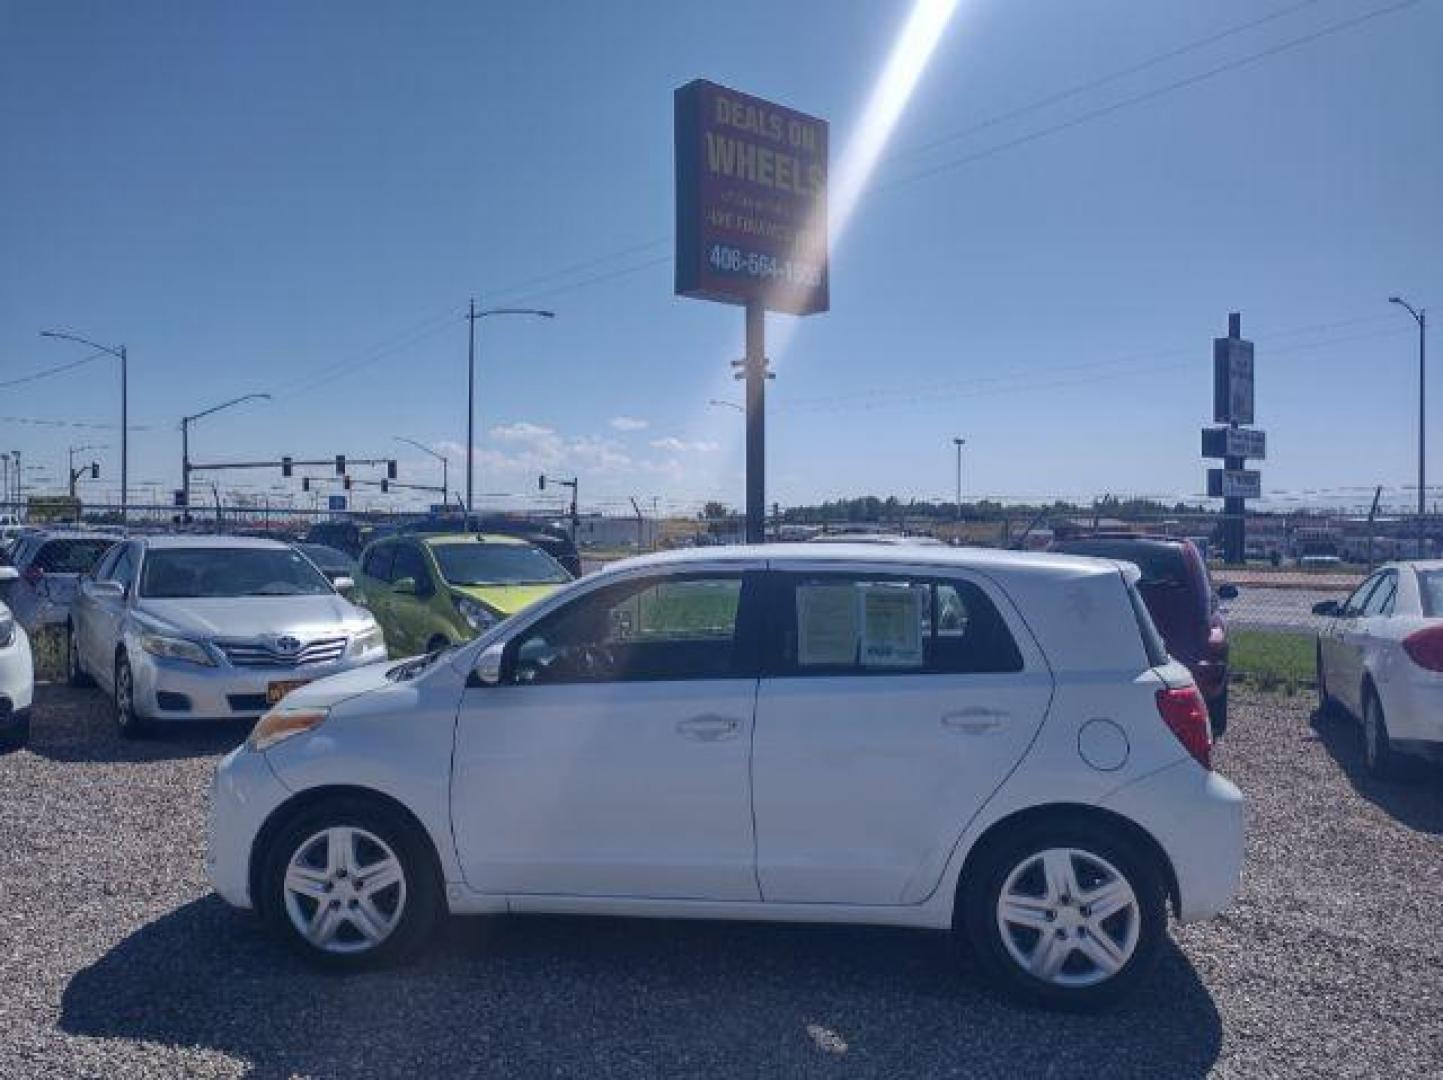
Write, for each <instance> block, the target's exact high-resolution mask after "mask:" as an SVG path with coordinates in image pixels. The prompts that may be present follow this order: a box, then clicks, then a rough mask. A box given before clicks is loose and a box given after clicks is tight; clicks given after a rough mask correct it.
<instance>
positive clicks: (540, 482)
mask: <svg viewBox="0 0 1443 1080" xmlns="http://www.w3.org/2000/svg"><path fill="white" fill-rule="evenodd" d="M536 490H537V491H545V490H546V474H545V473H542V474H541V475H540V476H538V477H537V478H536Z"/></svg>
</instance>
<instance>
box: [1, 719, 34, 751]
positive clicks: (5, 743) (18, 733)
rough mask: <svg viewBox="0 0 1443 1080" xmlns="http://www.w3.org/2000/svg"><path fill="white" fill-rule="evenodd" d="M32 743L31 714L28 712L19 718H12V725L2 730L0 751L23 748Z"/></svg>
mask: <svg viewBox="0 0 1443 1080" xmlns="http://www.w3.org/2000/svg"><path fill="white" fill-rule="evenodd" d="M29 745H30V714H29V713H28V712H27V713H26V714H25V715H24V716H22V717H20V719H18V720H13V719H12V720H11V722H10V727H9V728H8V729H5V730H3V731H0V752H3V753H7V754H8V753H10V752H11V751H12V750H23V749H24V748H25V747H27V746H29Z"/></svg>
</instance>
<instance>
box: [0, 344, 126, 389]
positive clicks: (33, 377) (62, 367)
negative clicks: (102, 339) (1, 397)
mask: <svg viewBox="0 0 1443 1080" xmlns="http://www.w3.org/2000/svg"><path fill="white" fill-rule="evenodd" d="M109 355H110V353H109V352H107V351H106V350H105V349H97V350H96V351H95V352H93V353H91V354H90V355H89V356H82V357H81V358H80V359H79V360H67V361H66V362H65V363H63V364H57V365H56V366H55V367H52V368H46V369H45V370H43V371H37V372H34V373H33V374H30V375H22V376H21V377H20V378H18V379H8V380H6V381H5V382H0V389H4V388H5V387H7V386H21V385H23V384H24V383H32V382H37V381H39V380H40V379H48V378H50V376H52V375H60V374H62V373H64V372H67V371H70V370H71V369H72V368H78V367H80V366H82V365H84V364H89V363H93V362H94V361H96V360H99V359H100V358H101V357H102V356H109Z"/></svg>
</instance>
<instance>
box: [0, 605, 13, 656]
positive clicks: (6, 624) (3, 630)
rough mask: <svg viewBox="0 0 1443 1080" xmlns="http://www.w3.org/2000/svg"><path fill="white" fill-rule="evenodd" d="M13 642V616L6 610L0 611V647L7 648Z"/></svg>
mask: <svg viewBox="0 0 1443 1080" xmlns="http://www.w3.org/2000/svg"><path fill="white" fill-rule="evenodd" d="M13 644H15V616H13V615H11V614H10V612H8V611H0V649H8V648H9V647H10V646H11V645H13Z"/></svg>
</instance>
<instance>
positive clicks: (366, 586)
mask: <svg viewBox="0 0 1443 1080" xmlns="http://www.w3.org/2000/svg"><path fill="white" fill-rule="evenodd" d="M570 580H571V575H570V574H569V573H567V571H566V568H565V567H563V566H562V565H561V564H560V563H559V562H557V561H556V560H555V559H553V558H552V557H551V556H550V555H548V554H546V552H544V551H542V550H541V549H540V548H538V547H536V546H535V545H533V544H530V543H528V542H526V541H525V540H520V539H518V538H516V537H514V536H499V535H494V534H487V533H480V534H477V533H452V534H444V535H435V536H393V537H388V538H386V539H384V540H378V541H376V542H375V543H373V544H371V545H370V546H368V547H367V548H366V549H365V551H363V552H362V553H361V560H360V570H359V572H358V573H357V575H356V590H355V599H356V600H357V602H359V603H361V604H364V605H365V606H366V607H367V608H369V609H370V611H371V613H372V614H373V615H375V617H376V621H377V622H378V623H380V625H381V629H382V630H383V631H384V632H385V635H386V645H387V646H388V647H389V649H390V652H391V655H392V656H413V655H416V654H418V653H423V652H432V651H433V650H435V649H440V648H444V647H445V646H447V645H455V644H457V643H459V642H462V641H466V640H469V639H470V638H473V637H475V636H476V635H477V634H479V633H481V631H483V630H486V629H488V628H489V627H491V626H493V625H495V624H496V623H497V622H499V621H500V620H501V619H504V618H506V617H507V616H508V615H511V614H514V613H515V612H517V611H520V610H521V609H522V608H524V607H525V606H526V605H527V604H530V603H534V602H535V601H537V600H540V599H541V598H542V597H543V596H547V595H549V594H550V593H552V592H555V591H556V589H558V588H559V587H561V586H562V585H564V584H566V582H568V581H570Z"/></svg>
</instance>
